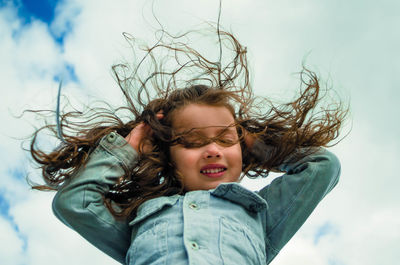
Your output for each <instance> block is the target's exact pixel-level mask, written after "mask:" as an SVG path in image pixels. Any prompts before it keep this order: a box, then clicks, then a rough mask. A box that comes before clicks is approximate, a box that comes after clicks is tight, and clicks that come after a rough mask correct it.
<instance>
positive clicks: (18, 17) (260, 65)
mask: <svg viewBox="0 0 400 265" xmlns="http://www.w3.org/2000/svg"><path fill="white" fill-rule="evenodd" d="M155 3H156V4H155V12H156V13H157V14H158V17H159V19H160V20H161V21H162V23H163V25H164V26H165V27H166V28H167V29H168V30H169V31H172V32H178V31H184V30H188V29H190V28H191V27H192V26H193V25H196V24H198V23H199V22H200V21H202V20H214V21H215V19H216V17H217V9H216V4H215V3H216V2H215V1H214V0H204V1H198V2H196V3H194V2H193V1H184V0H171V1H168V2H166V1H158V0H156V1H155ZM227 3H228V1H223V12H222V23H223V25H224V26H225V27H226V28H228V29H229V28H230V29H231V30H232V31H233V32H234V33H235V34H236V35H237V37H238V38H239V40H240V41H241V42H242V43H243V44H245V45H246V46H247V48H248V51H249V53H248V56H249V61H250V69H251V78H252V82H253V87H254V89H255V92H256V93H257V94H260V95H264V96H271V97H274V98H291V97H292V96H293V95H294V94H295V92H296V89H297V88H298V80H297V79H296V78H295V76H294V75H293V73H295V72H297V71H298V70H299V69H300V67H301V63H302V61H303V60H304V58H306V63H307V65H308V66H310V67H311V68H312V69H313V70H315V71H317V73H319V74H320V76H321V77H322V79H323V80H325V81H326V85H328V86H331V87H333V88H335V90H336V91H337V93H338V94H339V95H340V96H341V97H342V98H344V99H345V100H346V101H348V102H350V104H351V122H349V123H348V124H347V125H346V127H345V131H346V130H347V131H348V130H350V127H351V133H350V134H349V135H348V136H347V137H346V138H345V139H344V140H343V141H342V142H341V143H340V144H339V145H337V146H335V147H334V148H332V151H333V152H334V153H335V154H337V155H338V157H339V159H340V160H341V163H342V176H341V180H340V182H339V184H338V186H337V187H336V188H335V189H334V190H333V192H332V193H331V194H329V195H328V196H327V197H326V199H325V200H324V201H323V202H322V204H321V205H320V207H318V208H317V209H316V211H315V212H314V213H313V215H312V216H311V217H310V218H309V220H308V221H307V222H306V224H305V225H304V226H303V227H302V229H301V230H300V231H299V232H298V233H297V235H296V236H295V237H294V238H293V239H292V240H291V241H290V242H289V243H288V245H287V246H286V247H285V248H284V249H283V250H282V252H281V253H280V254H279V256H278V257H277V258H276V260H275V261H274V263H273V264H274V265H292V264H293V265H294V264H296V265H297V264H307V265H358V264H364V265H375V264H396V262H397V261H398V259H399V258H400V257H399V254H398V250H397V246H398V245H399V244H400V231H399V227H400V211H399V210H400V209H399V208H400V206H399V195H398V191H397V190H398V186H399V185H400V179H399V178H398V176H397V173H396V172H397V164H398V158H399V157H400V140H399V139H398V135H400V126H399V125H398V122H397V121H398V117H399V116H400V110H399V108H398V106H399V104H400V100H399V99H400V92H399V90H398V89H397V87H398V84H399V83H400V75H399V74H398V73H399V72H400V52H399V49H398V47H400V36H399V34H397V29H398V27H399V26H400V18H399V16H398V12H396V10H400V2H399V1H396V0H383V1H380V2H376V1H370V0H365V1H364V0H355V1H350V2H349V1H345V0H337V1H334V2H332V1H320V0H301V1H296V2H293V1H289V0H282V1H272V0H248V1H242V0H231V1H229V4H227ZM243 10H247V12H246V13H244V12H243ZM249 14H251V15H249ZM182 21H184V22H185V23H182ZM154 25H155V22H154V20H152V17H151V9H150V4H149V1H145V0H120V1H118V3H117V2H115V1H113V2H112V1H108V0H98V1H78V0H70V1H4V0H1V1H0V40H1V41H0V58H1V60H0V87H1V89H2V92H3V91H5V90H7V93H3V96H2V97H1V98H0V118H1V121H2V124H4V125H6V126H2V128H1V129H0V158H1V159H2V162H3V163H1V164H0V172H1V174H2V178H0V234H1V235H2V239H3V240H2V242H1V243H0V264H5V265H22V264H29V265H36V264H40V265H43V264H54V260H60V263H58V264H61V265H62V264H78V265H79V264H93V263H95V264H116V263H115V262H113V261H112V260H111V259H110V258H108V257H106V256H105V255H103V254H102V253H101V252H99V251H98V250H96V249H94V248H93V247H92V246H90V244H88V243H87V242H85V241H84V240H82V239H81V238H80V237H79V236H78V235H77V234H76V233H74V232H73V231H72V230H70V229H68V228H67V227H65V226H64V225H62V224H61V223H60V222H59V221H58V220H57V219H56V218H55V217H54V216H53V214H52V212H51V200H52V196H53V193H48V192H37V191H32V190H30V188H29V186H28V185H27V183H26V181H25V176H26V175H29V176H30V177H32V179H34V180H37V181H40V177H39V175H40V172H39V171H38V170H36V169H35V168H34V165H32V163H31V161H29V157H28V156H27V154H26V152H24V151H23V150H22V148H21V140H18V139H21V138H24V137H26V136H27V135H29V134H30V133H32V132H33V129H34V127H35V126H36V127H37V126H40V125H41V124H42V123H41V122H42V121H40V120H37V119H34V117H33V116H24V117H23V118H21V119H16V118H15V116H18V115H20V114H21V110H23V109H27V108H36V109H37V108H47V109H49V108H50V109H54V107H55V99H56V93H57V86H58V81H59V80H60V78H63V80H64V86H63V95H67V96H68V98H69V99H70V100H71V103H72V104H74V106H82V105H83V104H86V103H88V102H91V101H92V100H96V99H107V101H109V102H110V103H111V104H114V105H115V106H119V105H121V104H122V96H121V95H120V92H119V90H118V88H117V86H116V84H115V81H114V80H113V78H112V75H111V71H110V67H111V65H113V64H115V63H118V62H121V61H124V60H130V59H132V52H131V50H130V48H129V47H128V45H127V44H126V42H125V41H124V40H123V38H122V34H121V33H122V32H129V33H131V34H133V35H134V36H137V37H139V38H142V39H144V40H146V41H148V42H150V43H151V42H152V41H154V36H153V34H152V28H151V26H154ZM53 118H54V117H50V119H53ZM42 141H43V143H44V144H48V145H49V146H51V144H49V143H47V142H48V141H47V139H45V138H44V139H43V140H42ZM22 143H23V145H25V146H26V144H27V142H26V141H25V142H24V141H22ZM267 182H268V181H266V180H252V181H248V180H246V181H244V183H243V184H244V185H245V186H246V187H249V188H251V189H259V188H261V187H262V186H263V185H266V183H267ZM376 249H379V250H380V251H378V252H377V251H376ZM339 253H340V254H339Z"/></svg>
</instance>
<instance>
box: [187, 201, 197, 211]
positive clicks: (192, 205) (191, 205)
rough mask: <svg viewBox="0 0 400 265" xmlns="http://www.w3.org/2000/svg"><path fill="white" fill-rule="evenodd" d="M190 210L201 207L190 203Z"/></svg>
mask: <svg viewBox="0 0 400 265" xmlns="http://www.w3.org/2000/svg"><path fill="white" fill-rule="evenodd" d="M189 208H190V209H192V210H197V209H198V208H199V206H197V204H195V203H194V202H192V203H189Z"/></svg>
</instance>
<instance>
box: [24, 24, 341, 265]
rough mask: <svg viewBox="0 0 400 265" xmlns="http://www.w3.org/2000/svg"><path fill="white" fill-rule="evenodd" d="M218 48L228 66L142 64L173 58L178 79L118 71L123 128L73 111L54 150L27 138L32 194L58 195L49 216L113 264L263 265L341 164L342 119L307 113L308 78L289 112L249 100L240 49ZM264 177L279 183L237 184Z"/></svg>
mask: <svg viewBox="0 0 400 265" xmlns="http://www.w3.org/2000/svg"><path fill="white" fill-rule="evenodd" d="M218 37H219V38H220V45H221V46H220V47H222V44H221V43H222V42H224V43H225V45H231V46H229V47H232V51H233V56H232V59H231V60H227V59H226V58H224V59H221V54H220V58H219V60H218V61H217V62H213V61H212V60H207V59H206V58H205V57H204V56H202V55H201V54H200V53H199V52H197V51H196V50H195V49H193V48H190V47H189V46H188V45H187V44H184V43H181V42H179V41H175V42H172V41H168V42H162V41H161V40H160V41H159V43H157V44H156V45H155V46H153V47H151V48H149V49H148V55H150V56H147V57H145V58H152V59H154V58H156V57H155V56H154V52H155V50H156V49H166V50H170V51H173V56H172V57H168V58H173V60H175V62H176V65H177V67H176V69H173V70H172V71H170V72H167V71H165V70H163V69H162V68H160V66H159V65H158V66H155V70H154V71H153V72H151V74H150V75H148V76H147V77H146V78H140V77H139V75H140V71H138V69H139V67H138V68H136V69H135V70H134V74H133V75H132V76H129V77H128V78H121V71H119V70H118V69H121V68H118V67H122V68H123V69H125V65H122V66H121V65H120V66H116V67H115V68H114V71H115V73H116V76H117V80H118V82H119V84H120V87H121V88H122V90H123V92H124V94H125V96H126V98H127V100H128V107H126V108H124V109H125V110H129V111H131V112H132V114H133V116H134V118H133V119H131V121H128V122H123V120H122V119H121V118H120V117H118V115H117V113H116V112H112V111H109V112H105V111H104V110H103V111H97V112H96V110H93V111H94V114H93V115H95V117H97V118H103V120H102V121H101V122H97V123H92V124H89V125H87V124H86V125H85V124H83V123H74V122H73V121H72V120H70V118H71V116H72V117H74V115H77V113H76V112H70V113H66V114H64V115H63V116H62V123H61V125H62V127H63V128H64V129H65V128H69V132H70V133H69V134H68V133H66V132H65V131H60V134H61V139H62V140H63V142H62V143H61V144H60V146H59V147H58V148H57V149H56V150H55V151H53V152H51V153H49V154H46V153H45V152H42V151H41V150H39V149H38V148H37V147H36V146H35V142H36V137H34V139H33V142H32V145H31V152H32V155H33V157H34V159H35V160H36V161H37V162H38V163H40V164H41V165H42V168H43V176H44V179H45V181H46V183H47V185H44V186H37V187H36V188H38V189H45V188H47V189H48V188H53V189H57V190H58V192H57V194H56V196H55V198H54V201H53V210H54V213H55V215H56V216H57V217H58V218H59V219H60V220H61V221H62V222H63V223H65V224H66V225H68V226H69V227H71V228H72V229H74V230H75V231H77V232H78V233H79V234H80V235H82V236H83V237H84V238H85V239H86V240H88V241H89V242H90V243H92V244H93V245H94V246H96V247H97V248H99V249H100V250H102V251H103V252H105V253H106V254H108V255H110V256H111V257H113V258H114V259H115V260H117V261H119V262H121V263H124V264H136V265H138V264H146V265H149V264H174V265H176V264H257V265H259V264H269V263H270V262H271V261H272V260H273V259H274V257H275V256H276V255H277V254H278V252H279V251H280V250H281V249H282V247H283V246H284V245H285V244H286V243H287V242H288V241H289V239H290V238H291V237H292V236H293V235H294V234H295V233H296V231H297V230H298V229H299V228H300V226H301V225H302V224H303V223H304V222H305V220H306V219H307V218H308V216H309V215H310V214H311V212H312V211H313V210H314V208H315V207H316V206H317V204H318V203H319V202H320V201H321V200H322V199H323V198H324V197H325V195H326V194H327V193H328V192H329V191H330V190H331V189H332V188H333V187H334V186H335V185H336V183H337V181H338V178H339V174H340V164H339V162H338V159H337V158H336V157H335V156H334V155H333V154H332V153H330V152H328V151H327V150H326V149H324V148H322V147H323V146H327V145H328V143H329V142H331V141H332V140H334V139H335V138H337V136H338V131H339V129H340V125H341V122H342V121H343V119H344V115H345V113H346V112H345V111H344V110H342V109H341V107H340V105H338V106H336V107H332V106H333V105H330V108H329V109H323V110H322V111H319V112H318V113H316V112H313V110H314V109H315V106H316V105H317V103H318V102H319V100H320V98H319V90H320V88H319V84H318V80H317V79H316V77H315V75H313V74H312V73H311V72H308V71H307V70H304V71H303V76H302V80H304V79H305V76H308V77H309V79H310V80H309V81H308V82H306V87H305V89H304V90H303V91H302V92H301V93H300V95H299V97H298V98H297V99H296V100H294V101H293V102H290V103H288V104H284V105H280V106H275V105H272V103H270V102H269V101H267V100H266V99H263V100H264V101H255V100H256V98H255V97H254V96H253V95H252V91H251V89H250V87H249V81H248V71H247V61H246V49H245V48H244V47H243V46H241V45H240V43H239V42H238V41H237V40H236V39H235V38H234V37H233V36H232V35H231V34H229V33H226V32H221V31H218ZM171 38H172V39H173V40H175V37H171ZM225 47H226V46H225ZM181 55H183V56H181ZM182 58H187V60H186V61H182ZM223 62H227V63H226V64H224V65H225V66H223ZM153 63H156V61H155V60H153ZM140 64H141V63H139V66H140ZM164 65H166V63H165V62H164ZM168 65H171V64H168ZM188 69H189V71H186V70H188ZM182 72H184V75H183V76H185V77H187V76H188V73H191V74H192V75H193V76H195V78H192V79H190V80H189V81H187V80H185V79H184V78H182V76H180V74H181V73H182ZM149 80H150V81H153V82H152V84H151V86H150V85H149V83H150V82H149ZM128 85H129V86H128ZM134 87H136V88H139V89H138V90H137V94H136V96H134V97H132V96H130V94H129V93H132V90H133V88H134ZM151 88H152V89H155V92H156V93H153V94H155V95H157V96H156V97H151V94H152V93H151V91H153V92H154V90H151ZM146 98H153V99H152V100H146ZM135 101H136V102H135ZM262 102H264V103H268V104H269V105H268V106H269V107H268V108H264V107H265V106H263V107H262V108H261V107H260V106H261V105H259V104H261V103H262ZM78 114H79V113H78ZM90 118H92V119H93V116H90ZM85 126H86V127H85ZM45 128H50V129H53V131H55V130H54V128H55V125H54V126H47V127H45ZM74 129H75V130H76V133H75V134H72V133H71V130H74ZM37 133H38V132H36V134H35V136H36V135H37ZM270 171H274V172H284V173H285V174H284V175H282V176H281V177H279V178H276V179H275V180H274V181H273V182H272V183H271V184H269V185H267V186H266V187H264V188H262V189H261V190H260V191H258V192H252V191H250V190H248V189H246V188H244V187H243V186H241V185H240V184H239V182H240V180H241V179H242V178H243V177H245V176H249V177H257V176H263V177H266V176H267V175H268V172H270Z"/></svg>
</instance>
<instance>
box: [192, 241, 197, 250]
mask: <svg viewBox="0 0 400 265" xmlns="http://www.w3.org/2000/svg"><path fill="white" fill-rule="evenodd" d="M190 247H191V248H192V249H193V250H199V245H198V244H197V243H196V242H194V241H192V242H190Z"/></svg>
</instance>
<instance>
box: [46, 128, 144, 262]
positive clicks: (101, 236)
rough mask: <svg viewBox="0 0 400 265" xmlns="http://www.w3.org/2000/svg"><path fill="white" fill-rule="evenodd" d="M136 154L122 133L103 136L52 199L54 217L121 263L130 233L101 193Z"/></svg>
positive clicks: (121, 174)
mask: <svg viewBox="0 0 400 265" xmlns="http://www.w3.org/2000/svg"><path fill="white" fill-rule="evenodd" d="M137 156H138V155H137V153H136V151H135V150H134V149H133V148H132V147H131V146H130V145H129V144H128V143H127V142H126V141H125V139H124V138H123V137H122V136H120V135H118V134H117V133H115V132H112V133H110V134H108V135H106V136H104V137H103V138H102V139H101V141H100V143H99V145H98V146H97V147H96V149H94V151H93V152H92V153H91V154H90V156H89V159H88V161H87V163H86V164H85V165H83V166H82V167H81V168H80V169H79V170H78V171H77V173H76V174H75V175H74V176H73V177H72V178H71V179H70V180H69V182H68V183H65V184H64V186H63V187H62V188H61V189H60V190H59V191H58V192H57V194H56V196H55V197H54V200H53V212H54V214H55V215H56V216H57V218H58V219H60V220H61V221H62V222H63V223H64V224H66V225H67V226H69V227H70V228H72V229H73V230H75V231H76V232H78V233H79V234H80V235H81V236H83V237H84V238H85V239H86V240H88V241H89V242H90V243H91V244H93V245H94V246H96V247H97V248H98V249H100V250H101V251H103V252H105V253H106V254H108V255H109V256H111V257H112V258H114V259H115V260H117V261H118V262H120V263H124V262H125V256H126V252H127V250H128V248H129V246H130V241H131V240H130V236H131V232H130V228H129V225H128V222H127V221H126V220H119V219H115V218H114V216H113V215H112V214H111V213H110V211H109V210H108V208H107V207H106V206H105V205H104V195H105V194H106V193H107V192H108V191H109V189H110V186H112V185H113V184H114V183H115V182H116V180H117V179H118V178H119V177H121V176H123V175H124V174H125V171H124V170H129V169H132V168H133V167H134V165H135V163H136V161H137Z"/></svg>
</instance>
